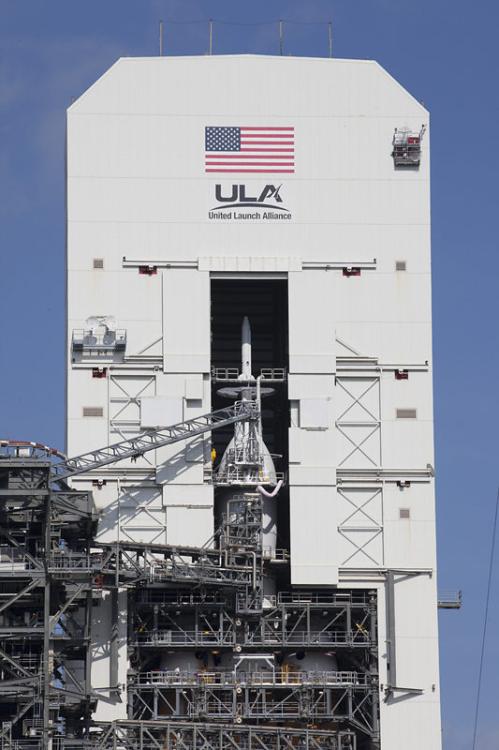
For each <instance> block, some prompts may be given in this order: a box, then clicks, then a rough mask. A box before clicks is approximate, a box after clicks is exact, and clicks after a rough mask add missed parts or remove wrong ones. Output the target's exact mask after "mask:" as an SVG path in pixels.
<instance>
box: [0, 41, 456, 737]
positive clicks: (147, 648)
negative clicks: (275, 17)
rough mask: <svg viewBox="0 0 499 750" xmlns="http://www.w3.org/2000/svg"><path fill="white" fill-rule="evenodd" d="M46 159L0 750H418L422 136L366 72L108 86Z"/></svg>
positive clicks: (429, 614)
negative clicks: (53, 292)
mask: <svg viewBox="0 0 499 750" xmlns="http://www.w3.org/2000/svg"><path fill="white" fill-rule="evenodd" d="M227 71H230V75H228V74H227ZM221 77H223V80H224V85H223V86H220V85H219V83H217V82H219V81H220V79H221ZM67 140H68V158H67V172H68V174H67V180H68V310H67V313H68V317H67V328H68V331H67V333H68V337H67V341H68V344H67V351H68V364H67V379H68V401H67V409H68V423H67V425H68V445H67V453H68V455H69V456H70V458H68V457H67V456H66V455H63V454H61V453H58V452H57V451H54V450H52V449H50V448H48V447H46V446H43V445H39V444H36V443H21V442H17V441H9V440H5V441H2V442H0V494H1V496H2V499H3V503H2V506H1V509H0V536H1V541H0V669H1V675H2V682H0V727H1V729H0V738H1V742H0V750H42V749H44V748H53V749H54V750H84V749H86V748H100V749H101V750H108V749H109V750H111V748H112V749H113V750H227V748H233V749H234V750H398V749H399V748H400V747H403V748H404V750H420V748H421V747H422V746H424V747H425V748H426V750H439V749H440V748H441V739H440V717H439V678H438V636H437V625H436V613H437V603H438V602H437V593H436V591H437V589H436V563H435V515H434V471H433V468H432V464H433V442H432V440H433V438H432V386H431V307H430V245H429V132H428V113H427V112H426V110H425V109H424V108H423V107H422V106H421V105H420V104H419V103H418V102H416V101H415V100H414V99H413V98H412V97H411V96H410V95H409V94H408V93H407V92H406V91H405V90H404V89H403V88H402V87H401V86H400V85H399V84H398V83H396V82H395V81H394V80H393V79H392V78H391V77H390V76H389V75H388V74H387V73H386V72H385V71H384V70H383V69H382V68H380V67H379V66H378V65H377V64H376V63H373V62H369V61H352V60H333V59H313V58H301V59H300V58H287V57H286V58H272V57H264V56H262V57H260V56H245V55H243V56H224V57H223V58H222V57H216V56H212V57H209V58H202V57H199V58H198V57H185V58H163V57H162V58H140V59H133V58H126V59H121V60H119V61H118V62H117V63H116V64H115V65H114V66H113V67H112V68H111V69H110V70H109V71H107V73H105V74H104V76H103V77H102V78H100V79H99V80H98V81H97V82H96V83H95V84H94V85H93V86H92V87H91V88H90V89H89V90H88V91H87V92H85V93H84V94H83V96H82V97H80V99H78V100H77V101H76V102H75V103H74V104H73V105H72V106H71V107H70V109H69V111H68V139H67ZM269 154H270V155H269ZM215 215H216V217H217V218H214V217H215ZM274 215H275V216H277V215H279V216H286V218H285V220H282V221H275V220H274V219H273V218H272V216H274ZM98 446H102V447H100V448H99V447H98ZM440 604H441V606H445V607H453V606H457V602H456V601H455V600H454V599H453V598H452V597H448V596H447V597H446V598H442V599H441V602H440Z"/></svg>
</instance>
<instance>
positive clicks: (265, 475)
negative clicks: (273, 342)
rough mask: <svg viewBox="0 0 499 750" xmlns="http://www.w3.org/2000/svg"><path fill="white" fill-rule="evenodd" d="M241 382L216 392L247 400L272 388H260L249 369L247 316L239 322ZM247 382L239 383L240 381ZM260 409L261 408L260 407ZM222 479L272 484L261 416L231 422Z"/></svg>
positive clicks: (220, 470)
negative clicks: (230, 432) (256, 418)
mask: <svg viewBox="0 0 499 750" xmlns="http://www.w3.org/2000/svg"><path fill="white" fill-rule="evenodd" d="M239 380H240V381H241V385H239V386H235V387H231V388H222V389H221V390H220V391H219V393H220V395H222V396H224V397H226V398H232V399H238V398H239V399H240V400H241V401H250V400H255V399H258V400H259V399H261V398H262V397H265V396H269V395H270V394H271V393H272V392H273V389H272V388H261V387H260V382H259V379H257V381H256V386H255V385H250V384H251V383H254V382H255V377H254V376H253V374H252V372H251V326H250V322H249V320H248V317H247V316H245V317H244V318H243V322H242V326H241V374H240V375H239ZM243 381H244V383H246V385H242V383H243ZM260 412H261V409H260ZM216 474H217V477H218V479H219V480H222V481H223V482H224V483H227V484H232V485H234V484H235V485H242V486H255V485H260V484H271V485H275V484H276V481H277V478H276V471H275V467H274V462H273V460H272V457H271V455H270V453H269V450H268V448H267V446H266V445H265V443H264V442H263V437H262V423H261V417H260V418H259V419H258V420H257V421H256V422H238V423H236V424H235V425H234V437H233V438H232V440H231V441H230V443H229V445H228V446H227V448H226V450H225V453H224V455H223V456H222V460H221V462H220V466H219V467H218V470H217V472H216Z"/></svg>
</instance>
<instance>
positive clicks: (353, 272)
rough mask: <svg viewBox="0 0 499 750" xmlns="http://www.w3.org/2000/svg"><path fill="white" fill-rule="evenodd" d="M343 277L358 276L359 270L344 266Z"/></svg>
mask: <svg viewBox="0 0 499 750" xmlns="http://www.w3.org/2000/svg"><path fill="white" fill-rule="evenodd" d="M343 276H360V268H359V267H358V266H345V267H344V268H343Z"/></svg>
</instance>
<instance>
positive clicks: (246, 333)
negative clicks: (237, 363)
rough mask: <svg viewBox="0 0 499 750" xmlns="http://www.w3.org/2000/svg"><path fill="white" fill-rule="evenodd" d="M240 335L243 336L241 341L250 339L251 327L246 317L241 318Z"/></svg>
mask: <svg viewBox="0 0 499 750" xmlns="http://www.w3.org/2000/svg"><path fill="white" fill-rule="evenodd" d="M241 333H242V336H243V339H247V338H248V337H251V326H250V322H249V318H248V316H247V315H245V316H244V318H243V323H242V325H241Z"/></svg>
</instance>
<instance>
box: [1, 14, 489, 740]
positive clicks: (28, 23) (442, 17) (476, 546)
mask: <svg viewBox="0 0 499 750" xmlns="http://www.w3.org/2000/svg"><path fill="white" fill-rule="evenodd" d="M210 17H211V18H214V19H221V20H223V21H225V22H226V23H223V24H222V23H215V25H214V50H213V51H214V53H216V54H222V53H230V52H255V53H257V52H262V53H277V52H278V33H277V24H276V23H270V22H272V21H276V20H277V19H279V18H283V19H288V20H289V21H294V22H301V21H307V22H311V21H319V22H327V21H328V20H329V19H332V21H333V35H334V55H335V56H336V57H348V58H365V59H376V60H378V61H379V62H380V63H381V64H382V65H383V66H384V67H385V68H386V69H387V70H388V71H389V72H390V73H391V74H392V75H394V76H395V78H397V79H398V80H399V81H400V82H401V83H402V84H403V85H404V86H405V87H406V88H407V89H408V90H409V91H410V92H411V93H412V94H414V95H415V96H416V98H418V99H420V100H422V101H423V102H424V103H425V105H426V106H427V107H428V108H429V109H430V111H431V117H432V214H433V274H434V277H433V292H434V297H433V300H434V301H433V304H434V366H435V418H436V467H437V503H438V533H439V564H440V574H439V578H440V587H441V588H442V589H443V588H454V587H455V588H462V589H463V591H464V609H463V610H462V611H461V612H460V613H457V614H456V613H445V612H444V613H441V615H440V621H441V631H440V632H441V667H442V674H441V685H442V694H443V698H442V706H443V728H444V747H445V750H465V748H466V750H468V748H471V733H472V725H473V710H474V701H475V694H476V681H477V671H478V657H479V648H480V635H481V627H482V620H483V605H484V595H485V587H486V575H487V557H488V552H489V548H490V534H491V524H492V518H493V510H494V507H493V506H494V501H495V493H496V487H497V484H498V471H497V445H498V441H497V424H498V423H499V421H498V416H499V414H498V399H497V388H498V386H497V382H496V381H497V373H498V372H499V355H498V337H497V299H498V270H499V260H498V257H499V255H498V252H497V250H498V248H497V245H498V241H497V229H496V222H497V215H498V208H499V207H498V205H497V188H496V181H497V178H496V175H497V173H498V166H499V164H498V162H499V149H498V148H497V145H496V140H495V139H496V133H495V130H496V128H497V127H498V114H499V113H498V94H497V72H498V63H497V52H496V49H497V39H496V36H497V23H498V21H499V10H498V6H497V4H496V3H493V2H491V1H489V0H479V2H475V3H471V2H467V1H465V0H454V2H451V1H450V0H420V1H419V2H418V3H415V2H414V0H411V2H409V0H332V1H331V0H329V1H327V0H307V2H303V1H302V2H297V1H296V2H294V1H291V0H282V1H279V0H266V1H265V2H263V0H253V2H252V3H240V2H234V0H233V1H232V2H227V1H225V0H218V1H217V0H204V2H202V1H201V0H199V1H198V2H195V1H194V0H183V1H181V0H141V1H139V0H86V1H85V2H82V3H76V2H68V0H32V1H31V2H29V1H28V0H0V114H1V118H0V127H1V131H0V134H1V135H0V175H1V179H0V214H1V218H0V221H1V224H0V227H1V231H0V241H1V248H2V251H1V256H0V260H1V273H0V306H1V312H2V316H1V320H2V323H3V335H2V336H1V338H0V361H1V363H2V372H1V378H2V389H1V395H0V406H1V410H0V414H1V425H0V433H1V434H2V436H6V437H18V438H23V439H34V440H39V441H43V442H46V443H48V444H50V445H53V446H59V447H62V446H63V444H64V418H65V414H64V240H65V228H64V138H65V109H66V107H67V106H68V105H69V104H70V103H71V101H72V100H73V99H74V98H76V97H78V96H79V94H81V92H82V91H84V90H85V88H86V87H87V86H88V85H89V84H90V83H92V81H93V80H94V79H95V78H96V77H98V76H99V75H100V74H101V73H102V72H103V71H104V70H105V69H106V68H107V67H109V66H110V65H111V64H112V63H113V62H114V60H115V59H116V58H117V57H119V56H121V55H152V54H156V53H157V51H158V20H159V18H163V19H164V21H165V49H166V52H167V53H168V54H204V53H205V52H206V51H207V48H208V27H207V23H206V20H207V19H208V18H210ZM171 20H175V21H177V22H190V21H196V23H176V24H173V23H169V21H171ZM229 22H236V23H235V24H234V23H229ZM256 22H261V25H256ZM284 52H285V54H296V55H313V56H318V55H326V54H327V26H326V25H325V24H324V23H319V24H314V23H307V24H305V25H303V24H301V23H287V24H285V40H284ZM498 587H499V576H498V575H495V578H494V581H493V601H492V608H491V615H490V628H489V639H488V643H487V652H486V663H485V674H484V685H483V691H482V695H483V702H482V709H481V715H480V738H479V743H478V750H497V748H498V747H499V711H498V706H497V701H498V698H497V696H498V694H499V669H498V663H499V640H498V639H497V638H496V637H495V634H496V633H497V631H498V629H499V595H498Z"/></svg>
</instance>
